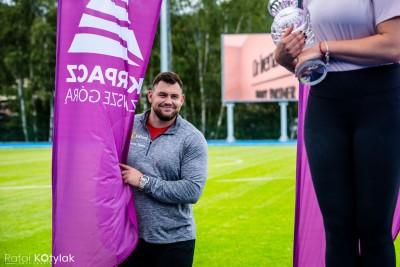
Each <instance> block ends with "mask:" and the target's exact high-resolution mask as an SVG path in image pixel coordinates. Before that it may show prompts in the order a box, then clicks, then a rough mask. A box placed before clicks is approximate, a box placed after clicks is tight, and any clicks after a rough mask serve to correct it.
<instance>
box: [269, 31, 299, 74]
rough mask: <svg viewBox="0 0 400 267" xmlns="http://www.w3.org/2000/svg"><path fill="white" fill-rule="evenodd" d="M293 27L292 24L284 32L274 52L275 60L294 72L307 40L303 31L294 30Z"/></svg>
mask: <svg viewBox="0 0 400 267" xmlns="http://www.w3.org/2000/svg"><path fill="white" fill-rule="evenodd" d="M293 28H294V26H293V25H291V26H290V27H289V28H288V29H287V30H286V32H285V33H284V34H283V36H282V37H281V39H280V41H279V43H278V45H277V47H276V50H275V54H274V57H275V61H276V62H277V63H278V64H279V65H281V66H283V67H285V68H286V69H288V70H289V71H291V72H294V67H295V65H296V63H297V62H296V61H297V60H296V58H297V56H298V55H299V54H300V53H301V51H302V50H303V48H304V44H305V41H306V38H305V35H304V34H303V32H301V31H299V32H293Z"/></svg>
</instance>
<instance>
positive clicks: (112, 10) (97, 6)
mask: <svg viewBox="0 0 400 267" xmlns="http://www.w3.org/2000/svg"><path fill="white" fill-rule="evenodd" d="M124 2H126V3H128V1H124ZM87 7H88V8H90V9H93V10H96V11H99V12H101V13H105V14H108V15H111V16H113V17H116V18H117V19H118V20H121V21H128V22H129V23H130V21H129V18H128V12H127V10H126V9H125V8H123V7H120V6H117V5H116V4H115V3H113V2H111V1H110V0H91V1H90V2H89V4H88V5H87Z"/></svg>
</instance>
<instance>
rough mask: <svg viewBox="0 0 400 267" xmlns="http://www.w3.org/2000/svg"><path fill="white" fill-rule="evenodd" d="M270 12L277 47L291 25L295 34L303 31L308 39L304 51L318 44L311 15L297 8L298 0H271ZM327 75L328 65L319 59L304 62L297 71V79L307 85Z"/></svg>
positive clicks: (272, 31)
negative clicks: (312, 26) (272, 18)
mask: <svg viewBox="0 0 400 267" xmlns="http://www.w3.org/2000/svg"><path fill="white" fill-rule="evenodd" d="M268 11H269V13H270V14H271V15H272V16H273V17H274V21H273V22H272V26H271V35H272V40H273V41H274V44H275V45H277V44H278V43H279V41H280V39H281V37H282V35H283V34H284V33H285V31H286V30H287V29H288V28H289V27H290V26H291V25H294V28H293V32H297V31H303V32H304V33H305V35H306V37H307V39H306V43H305V45H304V49H303V50H305V49H307V48H310V47H312V46H314V45H315V44H316V43H317V40H316V38H315V35H314V33H313V31H312V28H311V23H310V14H309V13H308V12H305V11H304V10H303V9H300V8H298V7H297V0H270V1H269V3H268ZM326 74H327V69H326V65H325V64H324V62H323V61H322V60H319V59H314V60H309V61H306V62H304V63H303V64H302V65H301V66H299V68H298V69H297V71H296V76H297V78H298V79H299V81H300V82H301V83H302V84H305V85H314V84H317V83H319V82H321V81H322V80H323V79H324V78H325V76H326Z"/></svg>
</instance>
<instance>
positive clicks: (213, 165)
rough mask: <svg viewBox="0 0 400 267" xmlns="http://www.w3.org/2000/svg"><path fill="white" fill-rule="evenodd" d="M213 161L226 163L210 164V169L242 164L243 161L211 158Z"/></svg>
mask: <svg viewBox="0 0 400 267" xmlns="http://www.w3.org/2000/svg"><path fill="white" fill-rule="evenodd" d="M213 159H217V160H222V161H224V160H225V161H228V162H226V163H216V164H210V167H220V166H229V165H236V164H241V163H243V160H242V159H240V158H232V157H213Z"/></svg>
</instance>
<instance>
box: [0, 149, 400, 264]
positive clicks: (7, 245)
mask: <svg viewBox="0 0 400 267" xmlns="http://www.w3.org/2000/svg"><path fill="white" fill-rule="evenodd" d="M295 160H296V147H295V146H254V147H249V146H246V147H209V178H208V181H207V184H206V188H205V191H204V194H203V196H202V197H201V199H200V201H199V202H198V203H197V204H196V205H195V206H194V209H195V217H196V222H197V241H196V254H195V262H194V266H195V267H212V266H221V267H225V266H227V267H235V266H244V267H247V266H251V267H253V266H260V267H261V266H262V267H264V266H267V267H269V266H271V267H279V266H291V265H292V240H293V224H294V197H295ZM50 185H51V149H48V148H41V149H0V214H1V218H2V220H0V266H4V264H5V258H4V257H5V255H6V254H11V255H14V256H15V255H17V256H18V255H21V256H26V255H34V254H49V255H50V254H51V187H50ZM397 243H398V242H397ZM397 247H399V245H398V246H397ZM396 251H397V254H398V255H400V254H399V253H400V251H399V249H396ZM32 257H33V256H32ZM13 266H18V265H13ZM19 266H28V265H26V264H25V265H19ZM42 266H46V265H42ZM398 266H400V264H398Z"/></svg>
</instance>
